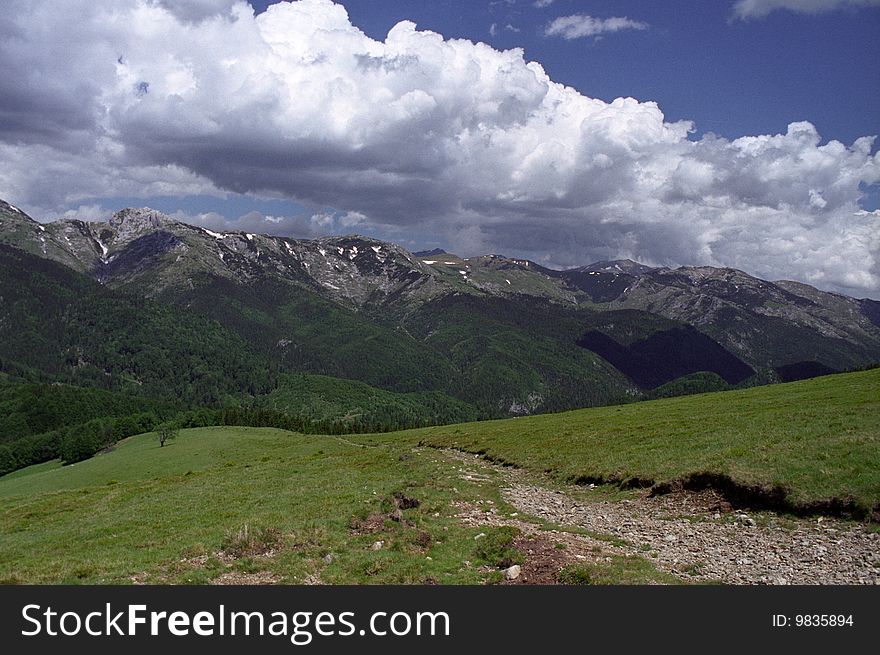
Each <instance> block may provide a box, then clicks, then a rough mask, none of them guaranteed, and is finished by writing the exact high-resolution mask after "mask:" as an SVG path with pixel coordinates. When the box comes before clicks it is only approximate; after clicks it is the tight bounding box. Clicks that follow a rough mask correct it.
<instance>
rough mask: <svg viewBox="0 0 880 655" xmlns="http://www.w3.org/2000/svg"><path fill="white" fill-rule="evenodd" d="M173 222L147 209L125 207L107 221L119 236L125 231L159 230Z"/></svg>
mask: <svg viewBox="0 0 880 655" xmlns="http://www.w3.org/2000/svg"><path fill="white" fill-rule="evenodd" d="M173 222H174V219H172V218H171V217H170V216H168V215H167V214H163V213H162V212H160V211H157V210H155V209H150V208H149V207H140V208H135V207H127V208H126V209H122V210H120V211H118V212H116V213H115V214H113V216H112V217H111V218H110V221H109V223H110V225H112V226H113V227H115V228H116V229H117V230H119V233H120V234H122V233H123V232H126V231H143V230H149V229H155V228H161V227H164V226H166V225H168V224H169V223H173Z"/></svg>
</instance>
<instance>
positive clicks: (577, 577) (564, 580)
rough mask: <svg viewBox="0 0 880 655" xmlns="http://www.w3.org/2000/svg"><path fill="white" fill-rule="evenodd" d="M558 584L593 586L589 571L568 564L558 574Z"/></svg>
mask: <svg viewBox="0 0 880 655" xmlns="http://www.w3.org/2000/svg"><path fill="white" fill-rule="evenodd" d="M559 582H560V584H569V585H587V584H594V582H593V576H592V573H591V572H590V570H589V569H588V568H586V567H584V566H580V565H578V564H569V565H568V566H565V567H563V568H562V570H561V571H560V572H559Z"/></svg>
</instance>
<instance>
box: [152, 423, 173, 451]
mask: <svg viewBox="0 0 880 655" xmlns="http://www.w3.org/2000/svg"><path fill="white" fill-rule="evenodd" d="M156 434H157V435H159V447H160V448H161V447H162V446H164V445H165V442H166V441H171V440H172V439H177V435H178V429H177V428H176V427H174V426H173V425H169V424H168V423H165V424H163V425H160V426H159V427H158V428H157V429H156Z"/></svg>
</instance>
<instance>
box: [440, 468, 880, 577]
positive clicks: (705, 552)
mask: <svg viewBox="0 0 880 655" xmlns="http://www.w3.org/2000/svg"><path fill="white" fill-rule="evenodd" d="M444 453H445V456H446V457H449V458H450V459H451V460H452V461H453V462H455V463H456V464H457V465H458V466H459V467H460V473H461V476H462V477H463V478H466V479H474V477H475V476H477V479H479V477H480V476H483V475H485V474H486V472H487V471H490V470H491V471H493V472H494V473H495V474H496V475H497V476H499V478H500V482H501V487H502V496H503V498H504V499H505V500H506V501H507V502H508V503H510V504H511V505H512V506H513V507H515V508H516V510H517V512H522V513H524V514H529V515H531V516H534V517H537V518H540V519H543V520H544V521H547V522H551V523H555V524H557V525H560V526H565V527H576V528H582V529H585V530H589V531H592V532H595V533H601V534H603V535H611V536H614V537H616V538H617V539H615V540H614V542H613V543H608V542H601V543H602V547H603V549H604V550H605V551H606V552H612V553H615V554H624V555H639V556H641V557H644V558H646V559H648V560H649V561H651V562H653V563H654V565H655V566H656V567H657V568H658V569H660V570H662V571H666V572H668V573H672V574H674V575H676V576H678V577H683V578H686V579H689V580H693V581H698V580H717V581H721V582H724V583H728V584H880V534H878V533H877V532H872V531H870V530H869V529H867V528H866V527H865V526H864V525H862V524H859V523H851V522H846V521H839V520H834V519H828V518H819V519H818V520H816V519H803V518H795V517H789V516H779V515H775V514H772V513H769V512H761V513H754V514H752V513H748V512H742V511H738V510H736V511H732V510H731V509H730V506H729V505H728V504H727V503H726V502H725V501H724V499H723V498H721V496H719V495H718V494H716V493H714V492H711V491H705V492H699V493H691V492H680V493H673V494H668V495H666V496H659V497H655V498H649V497H647V492H646V493H645V494H644V495H642V496H639V497H636V498H633V499H630V500H620V501H614V502H612V501H608V500H607V499H604V498H603V496H602V494H600V493H599V492H598V491H597V492H595V496H596V498H595V500H593V499H590V498H589V496H590V495H591V494H590V492H589V490H588V488H584V487H577V488H571V489H568V490H565V491H555V490H552V489H549V488H547V487H544V486H540V484H541V483H540V481H537V482H538V484H536V480H534V479H532V478H531V477H530V476H528V475H527V474H526V473H525V472H523V471H519V470H515V469H512V468H509V467H501V466H497V465H494V464H490V463H488V462H486V461H485V460H483V459H482V458H480V457H477V456H473V455H466V454H462V453H459V452H455V451H444ZM493 477H494V476H493ZM585 490H586V491H585ZM573 495H575V496H580V497H581V498H583V499H582V500H576V499H575V498H573V497H572V496H573ZM480 515H482V516H483V520H484V521H485V522H486V523H493V524H505V523H506V524H518V525H520V526H521V525H523V524H524V522H523V521H522V520H521V519H519V518H518V517H512V518H511V517H509V516H507V517H502V516H500V515H499V514H498V512H497V511H495V512H493V511H491V510H478V511H477V512H476V513H475V512H474V511H473V508H464V511H463V512H462V513H461V517H462V518H463V519H464V520H468V521H471V522H473V521H474V520H479V518H478V517H479V516H480ZM527 534H531V535H534V534H535V528H534V526H532V527H531V532H530V533H527ZM554 536H555V535H554ZM581 541H582V542H584V544H585V545H589V544H587V543H586V542H590V541H594V540H590V539H589V538H586V539H584V538H582V539H581ZM591 548H593V549H594V548H595V544H593V545H592V546H591Z"/></svg>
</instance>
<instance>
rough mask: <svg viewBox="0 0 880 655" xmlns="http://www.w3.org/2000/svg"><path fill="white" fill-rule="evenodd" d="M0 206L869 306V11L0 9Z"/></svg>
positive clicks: (496, 0)
mask: <svg viewBox="0 0 880 655" xmlns="http://www.w3.org/2000/svg"><path fill="white" fill-rule="evenodd" d="M3 10H4V13H5V14H6V16H5V17H4V27H3V29H2V30H0V65H2V70H3V71H4V74H3V76H2V77H0V198H3V199H5V200H7V201H9V202H11V203H13V204H15V205H17V206H19V207H21V208H22V209H24V210H25V211H27V212H28V213H29V214H30V215H31V216H33V217H34V218H37V219H38V220H42V221H49V220H54V219H58V218H62V217H78V218H82V219H86V220H104V219H106V218H107V217H109V216H110V214H111V213H112V212H113V211H115V210H118V209H121V208H123V207H126V206H150V207H154V208H156V209H160V210H162V211H165V212H167V213H169V214H171V215H172V216H175V217H176V218H178V219H180V220H183V221H186V222H189V223H192V224H195V225H201V226H204V227H208V228H211V229H215V230H217V229H220V230H247V231H251V232H265V233H271V234H279V235H284V236H292V237H297V238H313V237H316V236H321V235H325V234H351V233H359V234H365V235H368V236H373V237H377V238H383V239H388V240H391V241H396V242H398V243H400V244H402V245H404V246H405V247H407V248H410V249H413V250H416V249H422V248H434V247H442V248H445V249H447V250H449V251H451V252H455V253H457V254H460V255H463V256H472V255H478V254H484V253H489V252H494V253H501V254H507V255H510V256H517V257H528V258H530V259H533V260H535V261H537V262H539V263H541V264H543V265H545V266H551V267H555V268H565V267H571V266H578V265H583V264H587V263H590V262H593V261H597V260H604V259H614V258H627V257H628V258H631V259H635V260H638V261H641V262H644V263H647V264H651V265H663V266H680V265H712V266H730V267H734V268H739V269H742V270H744V271H746V272H748V273H751V274H754V275H758V276H759V277H762V278H765V279H772V280H775V279H795V280H799V281H803V282H807V283H809V284H813V285H815V286H817V287H819V288H822V289H827V290H831V291H837V292H841V293H846V294H848V295H853V296H856V297H872V298H880V155H878V150H877V146H878V143H877V142H876V141H875V139H874V137H875V135H878V134H880V39H878V38H877V35H878V33H880V0H712V1H711V2H706V1H705V0H665V1H664V2H657V1H656V0H619V1H608V2H600V1H591V0H432V1H430V2H428V1H423V0H343V1H342V2H341V3H334V2H332V1H331V0H298V1H295V2H289V3H288V2H282V3H274V2H273V3H270V2H265V1H264V2H258V1H256V0H254V1H252V2H251V3H247V2H244V1H243V0H191V1H184V0H107V1H105V2H101V3H95V2H91V1H87V0H67V1H66V2H64V3H57V2H49V1H48V0H7V1H6V2H5V3H4V8H3Z"/></svg>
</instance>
